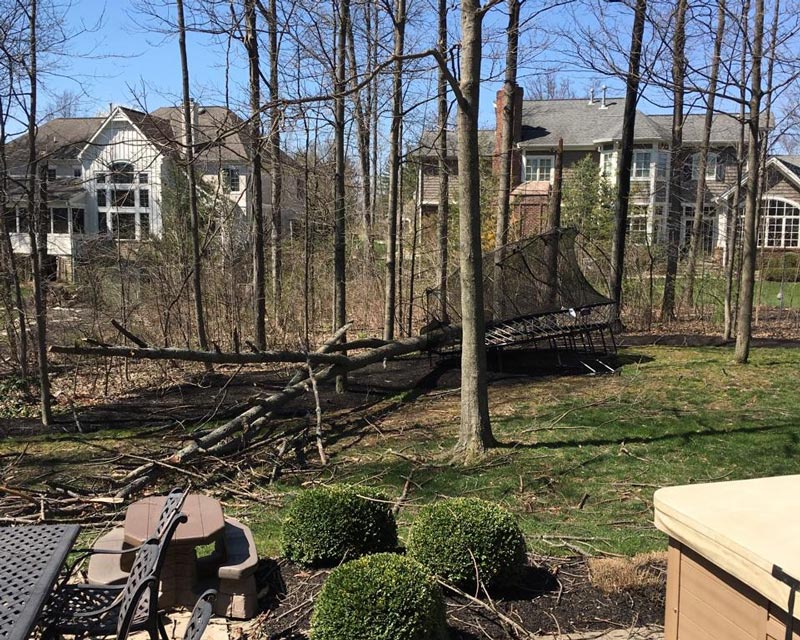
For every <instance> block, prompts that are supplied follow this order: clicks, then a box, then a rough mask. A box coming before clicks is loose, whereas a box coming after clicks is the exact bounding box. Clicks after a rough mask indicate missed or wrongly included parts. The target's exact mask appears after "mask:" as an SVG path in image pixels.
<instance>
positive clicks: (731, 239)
mask: <svg viewBox="0 0 800 640" xmlns="http://www.w3.org/2000/svg"><path fill="white" fill-rule="evenodd" d="M749 15H750V0H744V2H743V3H742V19H741V32H742V47H741V52H740V55H739V73H740V76H739V141H738V144H737V146H736V187H735V189H734V196H733V207H732V208H731V207H729V210H728V215H727V218H726V221H727V225H728V226H727V229H726V231H727V235H728V240H727V242H726V247H725V258H726V261H727V262H726V264H725V301H724V303H723V307H724V316H725V325H724V328H723V334H722V337H723V338H724V339H725V340H730V339H731V338H732V337H733V331H734V328H735V324H736V322H735V320H736V315H737V311H736V308H735V305H734V293H735V284H736V283H735V280H734V275H735V272H736V257H737V253H738V252H737V251H736V243H737V242H738V235H739V234H738V226H739V217H740V216H739V204H740V203H741V200H742V179H743V175H744V162H745V151H744V137H745V135H744V134H745V126H746V125H745V103H746V102H747V47H746V46H745V45H744V41H745V40H746V38H747V34H748V33H749V31H750V28H749Z"/></svg>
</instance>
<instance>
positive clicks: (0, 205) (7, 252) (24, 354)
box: [0, 101, 28, 379]
mask: <svg viewBox="0 0 800 640" xmlns="http://www.w3.org/2000/svg"><path fill="white" fill-rule="evenodd" d="M6 117H7V113H6V110H5V109H4V108H3V103H2V101H0V176H2V184H0V236H1V237H0V242H2V251H1V252H0V253H3V254H4V257H5V262H4V264H3V268H4V269H5V272H6V277H7V279H8V285H9V289H10V290H11V291H10V293H11V296H13V301H14V302H13V304H14V311H13V313H12V316H13V315H14V314H16V317H17V323H18V326H17V327H16V328H14V329H13V330H12V331H9V339H10V338H12V337H13V336H14V334H16V338H15V347H16V349H15V352H16V357H17V362H18V363H19V367H20V373H21V374H22V377H23V378H24V379H27V378H28V328H27V322H26V320H25V300H24V298H23V297H22V286H21V285H20V281H19V273H18V272H17V259H16V257H15V256H14V247H13V246H12V244H11V235H10V230H9V229H8V226H7V224H6V218H5V215H4V213H5V210H6V206H7V204H6V194H7V193H8V163H7V157H6ZM9 322H10V323H11V324H13V322H14V319H13V317H11V318H9Z"/></svg>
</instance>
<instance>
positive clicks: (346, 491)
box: [283, 485, 397, 565]
mask: <svg viewBox="0 0 800 640" xmlns="http://www.w3.org/2000/svg"><path fill="white" fill-rule="evenodd" d="M386 500H387V498H386V496H385V495H384V494H383V493H381V492H379V491H375V490H371V489H366V488H363V487H358V488H356V487H351V486H345V485H330V486H320V487H315V488H313V489H308V490H305V491H303V492H301V493H300V494H299V495H298V496H297V497H296V498H295V500H294V501H293V502H292V503H291V505H290V506H289V508H288V510H287V514H286V518H285V519H284V522H283V553H284V555H285V556H286V557H287V558H289V559H290V560H294V561H295V562H300V563H302V564H306V565H331V564H338V563H340V562H342V561H343V560H347V559H353V558H356V557H358V556H361V555H365V554H368V553H377V552H379V551H394V550H395V549H396V547H397V524H396V522H395V519H394V515H393V514H392V511H391V509H390V508H389V504H388V503H387V502H386Z"/></svg>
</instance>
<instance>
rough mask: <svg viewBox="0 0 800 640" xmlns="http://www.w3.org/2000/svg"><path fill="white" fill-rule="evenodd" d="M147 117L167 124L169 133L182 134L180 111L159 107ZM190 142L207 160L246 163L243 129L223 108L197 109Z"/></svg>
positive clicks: (244, 129) (246, 153)
mask: <svg viewBox="0 0 800 640" xmlns="http://www.w3.org/2000/svg"><path fill="white" fill-rule="evenodd" d="M150 115H151V116H152V117H154V118H156V119H158V120H160V121H164V122H167V123H169V125H170V126H171V128H172V130H173V131H175V132H178V133H180V132H181V131H183V108H182V107H161V108H160V109H156V110H155V111H153V112H152V113H150ZM193 137H194V143H195V145H196V146H197V147H198V148H199V150H200V152H201V153H203V154H205V155H206V156H207V159H208V160H219V161H222V162H242V161H244V160H247V155H248V147H249V145H248V139H249V138H248V135H247V129H246V127H245V126H244V120H242V119H241V118H240V117H239V116H238V115H237V114H236V113H234V112H233V111H231V110H230V109H228V108H227V107H203V106H199V105H198V106H197V128H196V129H195V130H194V131H193Z"/></svg>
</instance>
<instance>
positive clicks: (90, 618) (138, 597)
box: [42, 512, 186, 640]
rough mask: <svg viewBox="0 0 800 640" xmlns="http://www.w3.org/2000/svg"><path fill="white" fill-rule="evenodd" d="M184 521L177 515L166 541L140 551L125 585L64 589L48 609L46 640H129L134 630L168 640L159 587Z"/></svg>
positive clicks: (167, 530) (155, 540)
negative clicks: (66, 638)
mask: <svg viewBox="0 0 800 640" xmlns="http://www.w3.org/2000/svg"><path fill="white" fill-rule="evenodd" d="M183 522H186V516H185V515H184V514H183V513H180V512H177V513H176V512H173V514H172V517H171V518H169V520H168V521H167V523H166V524H165V525H164V529H163V532H162V535H161V537H160V538H150V539H149V540H147V541H146V542H145V543H144V544H142V545H141V546H140V547H139V548H138V551H137V552H136V557H135V559H134V561H133V566H132V567H131V571H130V574H129V576H128V581H127V582H126V583H125V584H124V585H109V586H102V587H100V586H95V585H88V584H62V585H61V587H60V588H59V589H58V590H57V591H56V592H55V593H54V594H53V597H52V598H51V600H50V602H49V603H48V605H47V607H46V610H45V614H44V616H43V625H42V626H43V628H44V632H43V635H44V637H45V638H53V637H58V636H60V635H62V634H70V635H74V636H76V637H78V638H80V637H85V636H92V637H107V636H116V637H117V640H124V639H125V638H126V637H127V634H128V633H129V632H130V631H140V630H144V631H147V632H148V634H149V635H150V638H151V640H158V637H159V634H160V635H161V637H162V638H163V639H164V640H167V638H168V636H167V632H166V629H165V628H164V624H163V621H162V620H161V615H160V612H159V610H158V584H159V579H160V575H161V568H162V566H163V564H164V557H165V553H166V550H167V547H168V545H169V542H170V540H171V539H172V536H173V534H174V533H175V529H177V528H178V526H179V525H180V524H182V523H183Z"/></svg>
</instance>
